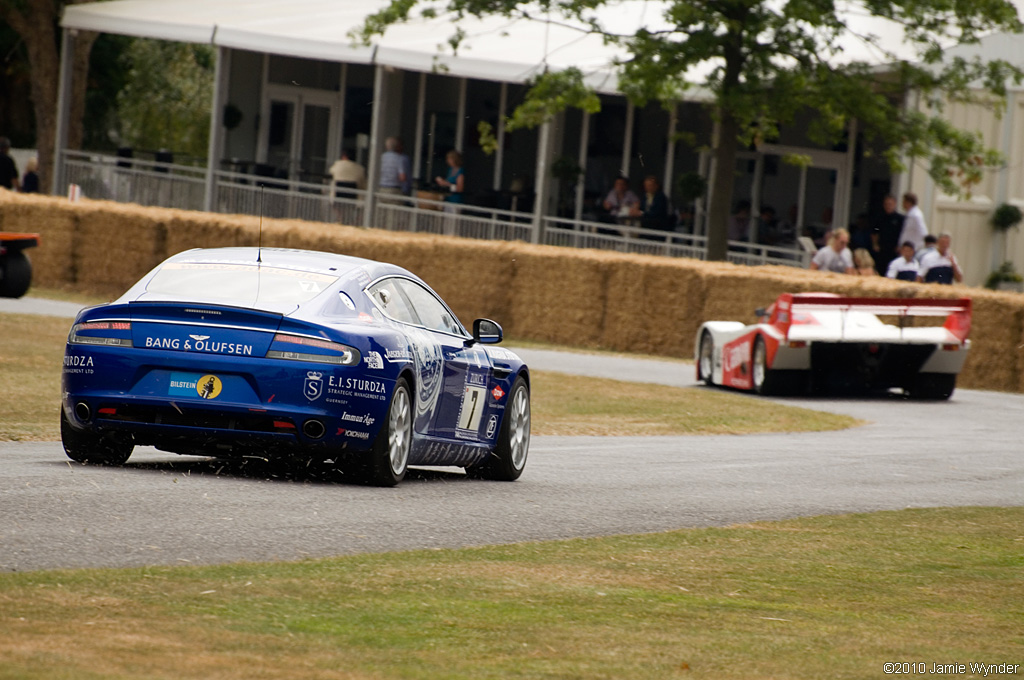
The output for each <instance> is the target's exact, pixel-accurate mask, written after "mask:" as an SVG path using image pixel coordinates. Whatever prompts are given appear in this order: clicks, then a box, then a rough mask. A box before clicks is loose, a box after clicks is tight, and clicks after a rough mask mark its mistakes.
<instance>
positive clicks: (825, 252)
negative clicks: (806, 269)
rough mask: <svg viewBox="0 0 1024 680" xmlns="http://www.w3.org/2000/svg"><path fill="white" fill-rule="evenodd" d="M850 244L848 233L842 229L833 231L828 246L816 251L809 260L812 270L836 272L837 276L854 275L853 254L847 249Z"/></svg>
mask: <svg viewBox="0 0 1024 680" xmlns="http://www.w3.org/2000/svg"><path fill="white" fill-rule="evenodd" d="M849 243H850V232H848V231H846V230H845V229H843V228H839V229H833V230H832V236H831V238H830V239H829V242H828V245H827V246H825V247H824V248H821V249H820V250H818V252H817V253H815V254H814V259H813V260H811V269H812V270H819V269H820V270H822V271H827V272H836V273H838V274H855V273H856V272H857V270H856V269H854V266H853V254H852V253H850V249H849V248H848V247H847V246H848V245H849Z"/></svg>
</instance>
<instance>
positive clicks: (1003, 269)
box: [985, 262, 1024, 293]
mask: <svg viewBox="0 0 1024 680" xmlns="http://www.w3.org/2000/svg"><path fill="white" fill-rule="evenodd" d="M985 287H986V288H991V289H992V290H1012V291H1016V292H1018V293H1021V292H1024V276H1021V275H1020V274H1019V273H1017V270H1016V269H1015V268H1014V266H1013V263H1012V262H1004V263H1003V264H1001V265H1000V266H999V268H998V269H994V270H993V271H992V273H991V274H989V275H988V279H987V280H986V281H985Z"/></svg>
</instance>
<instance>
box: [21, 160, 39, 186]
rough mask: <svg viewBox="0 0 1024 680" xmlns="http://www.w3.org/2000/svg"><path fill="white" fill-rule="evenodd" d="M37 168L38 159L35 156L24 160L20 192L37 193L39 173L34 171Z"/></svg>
mask: <svg viewBox="0 0 1024 680" xmlns="http://www.w3.org/2000/svg"><path fill="white" fill-rule="evenodd" d="M38 169H39V161H38V159H36V158H35V157H32V158H29V159H28V160H27V161H26V162H25V174H24V175H23V176H22V178H21V193H23V194H38V193H39V175H38V174H37V173H36V170H38Z"/></svg>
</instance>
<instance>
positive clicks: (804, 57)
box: [360, 0, 1022, 259]
mask: <svg viewBox="0 0 1024 680" xmlns="http://www.w3.org/2000/svg"><path fill="white" fill-rule="evenodd" d="M618 4H620V3H619V2H617V0H538V1H534V2H529V3H526V2H518V1H517V0H440V2H436V1H432V2H427V0H392V2H391V4H390V5H389V6H388V7H386V8H385V9H383V10H381V11H380V12H378V13H376V14H373V15H371V16H370V17H368V18H367V20H366V22H365V24H364V26H363V27H362V30H361V32H360V35H361V37H362V38H363V39H364V40H365V41H370V40H372V38H373V36H375V35H378V34H382V33H383V32H384V31H386V30H387V28H388V27H389V26H390V25H392V24H395V23H399V22H403V21H407V20H409V19H411V18H415V17H416V16H418V15H422V16H426V17H428V18H429V17H435V16H442V15H446V16H450V17H451V19H452V21H453V26H454V28H453V34H452V36H451V38H450V39H449V41H448V45H449V46H450V47H451V49H456V50H457V49H458V47H459V45H460V44H461V42H462V41H463V40H464V38H465V34H464V32H463V31H462V30H461V29H460V27H459V24H460V21H461V20H462V19H465V18H466V17H485V16H494V15H497V16H503V17H506V18H509V19H534V18H536V19H541V18H543V19H544V20H556V21H560V22H563V23H568V24H571V25H574V26H578V27H579V29H580V30H581V31H582V32H589V33H595V34H599V35H601V36H603V38H604V39H605V40H607V41H608V42H610V43H613V44H616V45H619V46H622V47H624V48H625V50H626V52H627V54H628V55H629V57H628V58H626V59H623V60H622V61H621V62H620V63H618V64H617V66H618V67H620V69H621V78H620V87H621V88H622V90H623V92H624V94H626V95H627V96H628V97H630V98H631V99H632V100H633V101H634V102H636V103H637V104H644V103H646V102H648V101H662V102H670V101H674V100H676V99H678V98H679V97H680V96H682V95H683V94H684V93H685V92H686V91H687V90H688V89H691V88H701V89H702V90H704V91H705V92H707V93H710V95H711V107H712V112H713V114H714V117H715V121H716V124H717V141H716V142H715V154H716V161H717V162H716V164H715V167H716V172H715V174H714V176H713V177H711V191H712V203H711V206H710V211H709V226H710V228H709V234H708V256H709V257H710V258H711V259H724V258H725V255H726V224H727V220H728V215H729V209H730V205H731V203H732V190H733V180H734V178H733V168H734V167H735V155H736V151H737V147H738V145H739V144H743V145H747V144H749V143H751V142H754V141H757V140H758V139H763V138H768V137H771V136H773V135H774V134H775V133H776V132H777V130H778V129H779V126H782V125H785V124H787V123H790V122H792V121H793V120H794V118H795V117H796V115H797V114H798V113H800V112H803V111H806V110H808V109H810V110H813V111H815V112H816V113H817V115H815V116H814V117H813V120H814V123H813V125H812V129H810V130H809V131H808V133H809V134H810V135H811V137H812V139H814V140H816V141H819V142H821V143H830V142H831V143H834V142H835V141H838V140H839V139H841V138H842V135H843V134H844V133H845V131H846V130H847V127H848V124H849V122H850V120H851V119H853V118H856V119H857V121H858V125H859V128H860V129H861V130H863V131H865V132H866V133H867V134H870V135H873V136H874V137H875V139H876V140H877V141H878V142H879V143H880V146H881V147H882V148H884V149H886V156H887V159H888V160H889V162H890V165H891V166H892V168H893V169H894V171H898V170H899V169H900V168H901V165H900V159H901V158H902V157H904V156H909V157H912V158H919V159H924V160H926V161H927V162H928V165H929V167H930V173H931V175H932V176H933V177H934V178H935V180H936V181H937V182H938V183H939V184H940V185H941V186H942V187H943V189H944V190H946V191H949V192H954V193H955V192H958V191H959V192H969V189H970V186H971V185H972V184H973V183H976V182H977V181H978V179H979V178H980V175H981V173H982V171H983V170H984V168H985V167H986V166H989V165H991V164H993V163H996V162H997V161H998V154H997V153H995V152H994V151H993V150H991V149H987V148H985V146H984V144H983V143H982V141H981V139H980V136H979V135H977V134H974V133H972V132H969V131H964V130H959V129H957V128H955V127H954V126H952V125H951V124H950V123H949V122H948V121H947V120H945V119H944V118H943V117H942V112H943V107H944V106H946V105H948V104H949V103H950V102H964V101H978V100H980V99H979V97H980V95H979V94H978V92H979V91H978V90H977V89H975V86H981V87H982V88H984V89H985V90H987V92H986V93H985V95H986V96H988V97H989V101H992V98H993V97H994V98H995V105H997V106H998V105H999V100H1000V98H1002V97H1004V96H1005V91H1006V86H1007V83H1008V82H1010V81H1014V82H1019V81H1020V79H1021V72H1020V70H1019V69H1017V68H1015V67H1013V66H1011V65H1010V64H1008V63H1006V62H1003V61H993V62H989V63H985V62H983V61H981V60H966V59H959V58H958V59H946V58H944V53H943V47H945V46H949V45H952V44H958V43H960V44H972V43H976V42H978V40H979V39H980V37H981V36H982V35H984V34H985V33H986V32H988V31H992V30H1000V31H1012V32H1020V31H1021V28H1022V26H1021V23H1020V21H1019V20H1018V18H1017V11H1016V8H1015V6H1014V5H1013V4H1012V2H1009V1H1008V0H969V1H968V0H854V1H852V2H845V1H843V2H840V1H837V0H667V1H665V2H661V3H649V4H647V5H646V10H645V11H646V12H648V13H650V12H652V11H653V10H654V8H659V9H660V10H661V12H662V16H661V17H660V18H661V19H662V21H659V22H656V23H655V24H651V27H650V28H646V29H641V30H640V31H638V32H635V33H623V32H620V31H619V30H618V28H619V27H617V26H614V25H606V24H604V23H603V22H602V20H601V18H600V11H599V10H601V9H602V8H604V7H605V6H613V5H618ZM417 10H419V14H417ZM867 16H870V17H873V18H876V19H880V20H881V19H884V20H888V21H890V22H892V24H895V25H898V26H901V27H902V28H903V30H904V32H905V40H904V41H903V42H902V44H898V45H895V44H892V42H891V40H890V41H888V42H887V41H886V40H883V39H882V38H880V37H879V36H877V35H874V34H872V33H870V32H866V31H864V30H863V29H860V28H859V27H860V26H863V25H865V24H864V23H863V22H862V21H859V20H858V19H862V18H863V17H867ZM854 43H859V44H860V46H862V47H863V48H865V49H866V50H868V51H869V52H870V53H871V54H872V55H873V58H872V59H871V63H868V62H867V61H864V60H856V59H852V58H850V57H849V56H848V55H847V54H846V53H845V51H844V50H846V49H848V47H849V46H850V45H851V44H854ZM908 48H909V49H910V50H911V51H912V52H913V54H914V58H913V60H912V61H911V60H905V59H903V58H901V54H904V53H905V52H904V51H905V50H906V49H908ZM898 51H899V53H898ZM880 63H885V64H886V65H887V66H886V67H885V68H884V69H880V68H879V67H878V66H877V65H878V64H880ZM907 93H914V97H916V98H917V99H916V101H917V102H919V105H913V106H907V105H906V101H907V99H906V97H907ZM587 94H588V92H587V88H586V85H585V84H584V82H583V74H582V73H581V72H580V71H578V70H569V71H563V72H561V73H547V74H544V75H542V76H541V77H540V78H538V79H537V81H535V82H534V83H533V87H532V88H531V90H530V92H529V94H528V96H527V98H526V101H525V102H524V103H523V104H522V105H521V106H520V107H519V108H518V109H517V110H516V112H515V113H513V115H512V118H513V120H515V121H517V122H519V123H523V124H536V123H537V122H538V121H539V120H543V119H545V118H546V117H549V116H550V115H552V114H553V113H555V112H557V111H559V110H562V109H564V108H565V107H566V106H581V104H582V103H584V102H586V103H587V105H588V106H590V105H593V100H591V99H589V98H588V97H587V96H586V95H587ZM589 94H592V93H589Z"/></svg>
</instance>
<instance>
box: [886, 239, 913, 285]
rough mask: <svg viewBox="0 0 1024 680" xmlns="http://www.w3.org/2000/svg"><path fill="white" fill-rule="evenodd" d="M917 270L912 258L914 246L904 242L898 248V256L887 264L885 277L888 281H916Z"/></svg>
mask: <svg viewBox="0 0 1024 680" xmlns="http://www.w3.org/2000/svg"><path fill="white" fill-rule="evenodd" d="M919 269H920V267H919V266H918V264H917V259H916V258H915V257H914V244H913V243H912V242H910V241H904V243H903V245H902V246H900V256H899V257H897V258H895V259H894V260H893V261H892V262H890V263H889V269H887V270H886V272H885V275H886V276H887V277H889V278H890V279H898V280H900V281H917V272H918V270H919Z"/></svg>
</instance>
